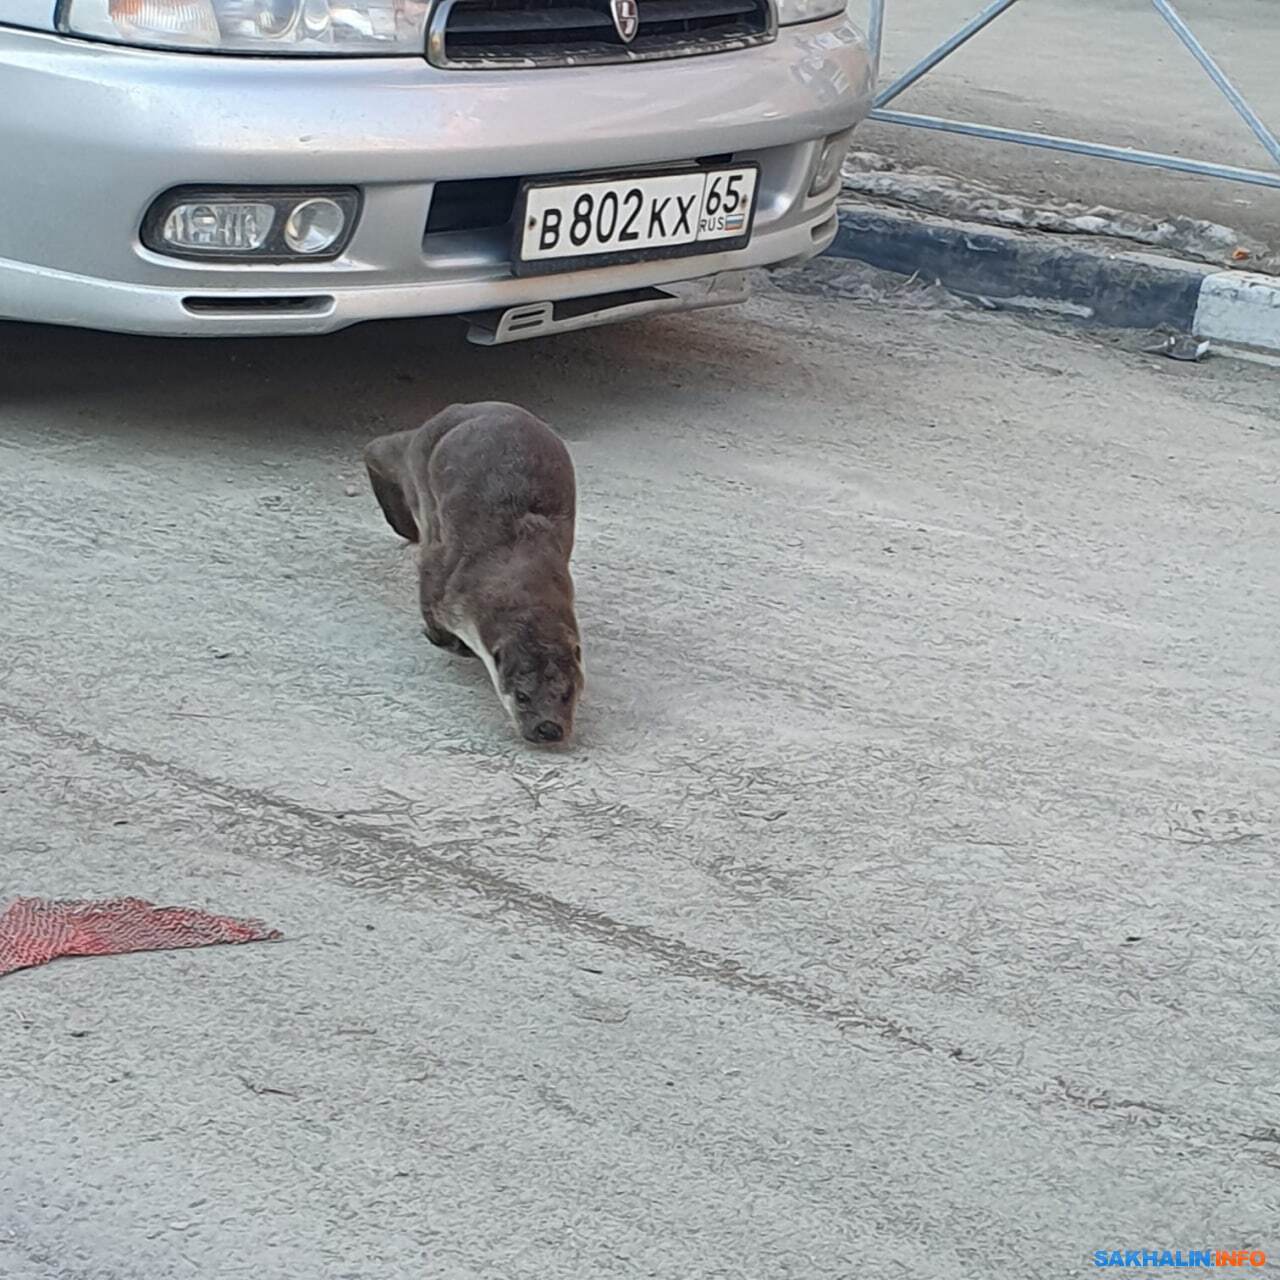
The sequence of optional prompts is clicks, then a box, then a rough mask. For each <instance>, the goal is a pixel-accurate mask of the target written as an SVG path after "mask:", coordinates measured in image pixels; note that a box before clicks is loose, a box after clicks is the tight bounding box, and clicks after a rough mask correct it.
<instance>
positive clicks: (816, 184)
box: [809, 132, 853, 196]
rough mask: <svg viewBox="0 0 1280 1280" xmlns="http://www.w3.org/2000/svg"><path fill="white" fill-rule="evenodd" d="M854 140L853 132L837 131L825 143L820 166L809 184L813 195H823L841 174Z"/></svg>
mask: <svg viewBox="0 0 1280 1280" xmlns="http://www.w3.org/2000/svg"><path fill="white" fill-rule="evenodd" d="M852 140H853V134H852V133H851V132H846V133H837V134H836V135H835V136H834V137H830V138H828V139H827V140H826V142H825V143H824V144H823V148H822V155H821V156H820V157H819V159H818V167H817V168H816V169H815V170H814V171H813V182H812V183H810V185H809V194H810V195H811V196H817V195H821V194H822V193H823V192H824V191H826V190H827V189H828V188H829V187H830V186H831V185H832V184H833V183H834V182H835V180H836V179H837V178H838V177H839V176H840V170H841V169H842V168H843V167H844V158H845V156H847V155H848V154H849V144H850V142H852Z"/></svg>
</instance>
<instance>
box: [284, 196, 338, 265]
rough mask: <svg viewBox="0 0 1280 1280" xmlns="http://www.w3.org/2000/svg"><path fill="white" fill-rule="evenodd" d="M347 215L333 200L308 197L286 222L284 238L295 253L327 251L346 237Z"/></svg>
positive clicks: (296, 206) (297, 206)
mask: <svg viewBox="0 0 1280 1280" xmlns="http://www.w3.org/2000/svg"><path fill="white" fill-rule="evenodd" d="M346 224H347V215H346V214H345V213H344V212H343V211H342V206H341V205H339V204H338V203H336V202H335V201H333V200H329V199H324V198H321V199H317V200H304V201H303V202H302V203H301V204H299V205H295V206H294V209H293V211H292V212H291V213H290V214H289V216H288V218H287V219H286V220H285V224H284V242H285V244H287V245H288V246H289V248H290V249H292V250H293V251H294V253H305V254H313V253H323V252H324V251H325V250H326V249H331V248H333V246H334V245H335V244H336V243H337V242H338V241H339V240H340V239H341V238H342V232H343V229H344V228H345V227H346Z"/></svg>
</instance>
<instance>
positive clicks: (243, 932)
mask: <svg viewBox="0 0 1280 1280" xmlns="http://www.w3.org/2000/svg"><path fill="white" fill-rule="evenodd" d="M280 936H281V935H280V933H279V931H278V930H276V929H268V928H267V926H266V925H265V924H263V923H262V921H261V920H235V919H232V918H231V917H230V916H215V915H210V914H209V913H208V912H207V911H193V910H191V909H189V908H187V907H157V906H156V905H155V903H153V902H144V901H143V900H142V899H141V898H106V899H103V900H101V901H98V902H74V901H61V902H60V901H55V900H52V899H49V898H16V899H15V900H14V901H13V902H11V903H10V904H9V906H8V907H6V908H5V911H4V914H3V915H0V977H3V976H4V975H5V974H6V973H13V972H14V970H16V969H30V968H31V967H33V966H34V965H38V964H47V963H48V962H49V961H50V960H56V959H57V958H58V957H59V956H116V955H124V954H125V953H126V952H129V951H172V950H175V949H177V948H180V947H209V946H214V945H216V944H217V943H222V942H263V941H274V940H275V939H276V938H279V937H280Z"/></svg>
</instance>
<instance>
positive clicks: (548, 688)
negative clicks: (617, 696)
mask: <svg viewBox="0 0 1280 1280" xmlns="http://www.w3.org/2000/svg"><path fill="white" fill-rule="evenodd" d="M491 653H492V657H493V670H494V683H495V684H496V685H497V689H498V696H499V697H500V698H501V699H502V705H503V706H504V707H506V709H507V714H508V715H509V716H510V717H511V719H512V721H513V722H514V724H515V726H516V728H518V729H519V730H520V734H521V736H522V737H523V738H525V740H526V741H528V742H537V743H551V742H567V741H568V739H569V737H570V735H571V734H572V733H573V713H574V711H575V710H576V709H577V705H578V695H579V694H580V693H581V692H582V688H583V685H584V683H585V679H584V676H583V669H582V645H581V643H580V641H579V639H578V629H577V627H576V626H575V625H573V622H572V619H571V618H570V619H568V620H566V619H565V618H564V617H563V615H560V614H533V615H531V616H529V617H525V618H522V619H520V621H519V622H518V623H517V624H516V625H515V626H513V627H511V628H510V629H508V630H506V632H505V634H503V635H501V636H500V637H498V641H497V643H496V644H495V645H494V647H493V649H492V650H491Z"/></svg>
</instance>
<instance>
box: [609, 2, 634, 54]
mask: <svg viewBox="0 0 1280 1280" xmlns="http://www.w3.org/2000/svg"><path fill="white" fill-rule="evenodd" d="M609 13H610V15H611V16H612V18H613V25H614V27H615V28H616V29H617V32H618V38H619V39H620V40H621V41H622V43H623V44H630V43H631V42H632V41H633V40H634V39H635V38H636V32H637V31H639V30H640V6H639V4H637V2H636V0H609Z"/></svg>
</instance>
